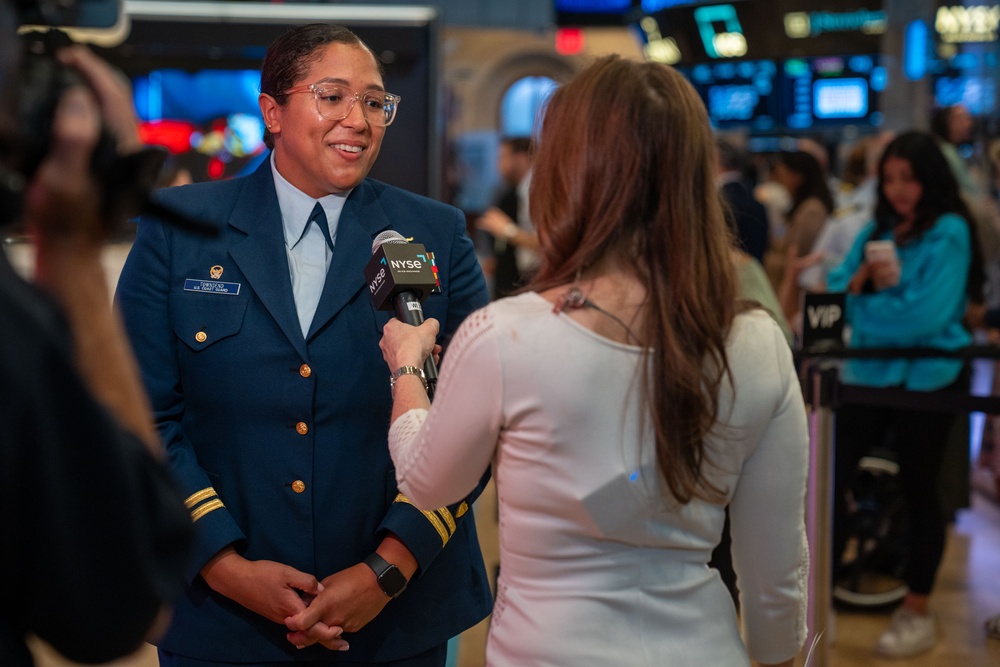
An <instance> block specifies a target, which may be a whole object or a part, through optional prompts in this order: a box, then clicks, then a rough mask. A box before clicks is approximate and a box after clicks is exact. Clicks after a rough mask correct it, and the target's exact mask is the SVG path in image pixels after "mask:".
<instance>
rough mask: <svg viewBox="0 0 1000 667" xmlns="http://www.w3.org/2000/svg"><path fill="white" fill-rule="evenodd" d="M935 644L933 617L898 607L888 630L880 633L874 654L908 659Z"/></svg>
mask: <svg viewBox="0 0 1000 667" xmlns="http://www.w3.org/2000/svg"><path fill="white" fill-rule="evenodd" d="M936 643H937V623H936V622H935V621H934V616H932V615H931V614H927V615H926V616H924V615H922V614H918V613H917V612H915V611H913V610H912V609H909V608H908V607H900V608H899V609H897V610H896V611H895V612H894V613H893V615H892V621H891V622H890V623H889V629H888V630H886V631H885V632H883V633H882V636H881V637H879V638H878V643H877V644H876V645H875V652H876V653H878V654H879V655H881V656H883V657H886V658H908V657H910V656H911V655H917V654H918V653H923V652H924V651H929V650H931V649H932V648H934V645H935V644H936Z"/></svg>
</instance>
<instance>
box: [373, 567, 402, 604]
mask: <svg viewBox="0 0 1000 667" xmlns="http://www.w3.org/2000/svg"><path fill="white" fill-rule="evenodd" d="M378 584H379V586H381V587H382V590H383V591H385V594H386V595H388V596H389V597H391V598H394V597H397V596H398V595H399V594H400V593H402V592H403V591H404V590H406V577H404V576H403V573H402V572H400V571H399V568H397V567H396V566H395V565H390V566H389V567H387V568H386V569H385V570H383V571H382V574H380V575H378Z"/></svg>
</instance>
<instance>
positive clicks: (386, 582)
mask: <svg viewBox="0 0 1000 667" xmlns="http://www.w3.org/2000/svg"><path fill="white" fill-rule="evenodd" d="M364 563H365V565H367V566H368V567H370V568H371V569H372V572H374V573H375V577H376V578H377V579H378V585H379V586H380V587H381V588H382V592H383V593H385V594H386V595H388V596H389V597H391V598H398V597H399V596H400V594H401V593H402V592H403V591H405V590H406V583H407V582H406V577H404V576H403V573H402V572H400V571H399V568H398V567H396V566H395V565H393V564H392V563H390V562H389V561H387V560H386V559H384V558H382V557H381V556H379V555H378V554H377V553H373V554H372V555H371V556H368V558H365V561H364Z"/></svg>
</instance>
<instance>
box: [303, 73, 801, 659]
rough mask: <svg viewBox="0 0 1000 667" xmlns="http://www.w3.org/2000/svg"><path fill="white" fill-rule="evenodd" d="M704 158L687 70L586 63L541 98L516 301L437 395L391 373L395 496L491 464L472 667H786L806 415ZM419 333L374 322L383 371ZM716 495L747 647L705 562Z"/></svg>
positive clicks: (448, 487)
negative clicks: (528, 276)
mask: <svg viewBox="0 0 1000 667" xmlns="http://www.w3.org/2000/svg"><path fill="white" fill-rule="evenodd" d="M715 167H716V156H715V142H714V137H713V135H712V130H711V127H710V125H709V122H708V117H707V114H706V111H705V106H704V104H703V103H702V101H701V99H700V98H699V96H698V94H697V92H695V90H694V89H693V88H692V86H691V85H690V84H689V83H688V82H687V81H686V80H685V79H684V77H683V76H681V75H680V74H679V73H678V72H677V71H676V70H674V69H672V68H670V67H666V66H664V65H661V64H657V63H637V62H633V61H629V60H624V59H621V58H618V57H616V56H609V57H605V58H602V59H599V60H597V61H596V62H595V63H594V64H593V65H591V66H590V67H588V68H587V69H586V70H584V71H583V72H581V73H580V74H579V75H578V76H577V77H576V78H575V79H574V80H573V81H571V82H570V83H568V84H566V85H564V86H563V87H561V88H560V89H558V90H557V91H556V92H555V93H554V94H553V96H552V99H551V102H550V103H549V106H548V110H547V112H546V116H545V120H544V123H543V127H542V131H541V138H540V141H539V144H538V152H537V154H536V161H535V172H534V177H533V181H532V200H531V211H532V219H533V220H534V221H535V222H536V224H537V228H538V232H539V240H540V243H541V255H542V258H543V259H542V264H541V267H540V270H539V273H538V275H537V276H536V277H535V279H534V281H533V282H532V284H531V291H527V292H523V293H521V294H519V295H517V296H515V297H510V298H507V299H501V300H499V301H496V302H494V303H493V304H491V305H490V306H488V307H487V308H485V309H482V310H480V311H478V312H476V313H474V314H473V315H472V316H470V318H469V319H468V320H467V321H466V322H465V323H464V324H463V325H462V327H461V328H460V330H459V332H458V333H457V334H456V336H455V339H454V340H453V341H452V343H451V345H450V348H449V352H448V355H449V356H448V358H447V359H446V360H445V362H444V365H443V367H442V375H441V381H440V384H439V390H438V393H437V395H436V396H435V400H434V404H433V405H430V403H429V401H428V397H427V394H426V392H425V389H424V386H423V384H422V383H421V382H420V379H419V378H418V377H415V376H413V377H411V376H408V375H402V376H401V377H400V380H399V381H398V382H397V384H396V387H395V398H394V403H393V412H392V428H391V431H390V447H391V450H392V454H393V460H394V462H395V464H396V475H397V480H398V481H399V484H400V488H401V489H402V490H403V492H404V493H406V494H407V495H408V496H409V497H410V498H411V499H412V500H413V502H415V503H416V504H417V505H418V506H420V507H424V508H426V507H431V506H434V505H436V504H437V503H438V502H439V501H444V500H445V499H451V500H453V499H455V498H460V497H462V496H463V495H464V494H465V493H466V492H467V491H468V489H470V488H473V487H474V486H475V485H476V483H477V480H478V479H479V477H480V476H481V475H482V474H483V471H484V470H486V469H487V468H488V467H490V465H491V464H492V465H493V466H494V469H495V478H496V482H497V489H498V494H499V508H500V548H501V562H502V564H503V566H502V569H501V573H500V579H499V582H498V594H497V601H496V605H495V608H494V613H493V617H492V621H491V625H490V635H489V639H488V645H487V658H486V660H487V664H488V665H491V666H500V665H512V666H513V665H518V666H519V665H537V664H564V665H623V664H627V665H631V666H639V665H662V664H663V662H664V660H665V659H667V660H669V662H670V664H671V665H673V666H675V667H704V666H705V665H733V666H734V665H749V664H750V660H751V658H753V659H754V660H756V661H757V662H758V663H759V664H766V665H783V666H790V665H791V664H792V662H793V660H794V658H795V656H796V654H797V653H798V652H799V649H800V647H801V646H802V643H803V641H804V638H805V601H806V582H807V578H808V574H807V570H808V556H807V548H806V544H805V532H804V521H803V502H804V493H805V480H806V468H807V461H806V459H807V449H808V447H807V441H808V436H807V432H806V422H805V409H804V406H803V403H802V395H801V390H800V389H799V383H798V380H797V378H796V373H795V368H794V365H793V363H792V356H791V351H790V350H789V348H788V344H787V343H786V341H785V339H784V336H783V335H782V333H781V331H780V329H779V328H778V326H777V325H776V324H775V323H774V321H773V320H772V319H771V317H770V316H768V315H767V313H765V312H763V310H760V309H743V308H741V306H740V301H739V299H738V296H737V286H736V279H735V268H734V265H733V261H732V255H731V253H732V237H731V235H730V233H729V231H728V230H727V227H726V220H725V216H724V214H723V210H722V205H721V197H720V196H719V194H718V189H717V184H716V177H715ZM609 173H612V174H615V175H616V178H613V179H612V178H608V177H607V174H609ZM437 329H438V324H437V322H435V321H433V320H428V321H427V322H426V323H425V324H423V325H421V326H420V327H412V326H408V325H402V324H399V323H392V322H390V323H389V324H388V325H387V326H386V327H385V329H384V333H383V339H382V342H381V347H382V352H383V357H384V359H385V362H386V364H387V366H388V367H389V369H390V370H391V371H394V370H395V369H398V368H405V367H408V366H410V365H413V364H416V365H420V364H422V363H423V362H424V359H425V358H426V357H427V356H428V355H430V354H432V352H433V350H434V347H435V346H434V343H435V339H436V333H437ZM727 505H728V506H729V507H730V509H731V517H732V538H733V553H734V565H735V570H736V572H737V574H738V576H739V581H740V589H741V591H740V602H741V617H742V621H743V625H744V627H745V628H746V643H744V640H743V638H742V637H741V633H740V623H739V621H738V619H737V614H736V609H735V606H734V604H733V600H732V598H731V597H730V595H729V593H728V591H727V590H726V587H725V585H724V584H723V582H722V580H721V578H720V576H719V573H718V572H717V571H716V570H714V569H712V568H709V567H708V566H707V563H708V561H709V557H710V554H711V552H712V549H713V548H714V547H715V546H716V544H718V542H719V539H720V535H721V533H722V530H723V523H724V517H725V508H726V506H727ZM303 616H304V617H305V618H306V619H307V621H306V622H309V620H312V619H313V618H315V616H314V615H313V613H312V610H311V608H310V609H307V610H306V611H305V612H304V613H303Z"/></svg>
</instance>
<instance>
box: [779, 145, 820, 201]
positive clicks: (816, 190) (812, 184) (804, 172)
mask: <svg viewBox="0 0 1000 667" xmlns="http://www.w3.org/2000/svg"><path fill="white" fill-rule="evenodd" d="M778 164H780V165H781V166H783V167H784V168H785V169H787V170H788V171H790V172H792V173H794V174H796V175H798V177H799V186H798V187H797V188H795V192H791V193H789V194H791V195H792V208H791V210H792V211H793V212H794V211H795V209H797V208H798V207H799V205H800V204H802V202H804V201H805V200H807V199H809V198H811V197H815V198H816V199H818V200H819V201H820V202H822V204H823V206H824V207H825V208H826V211H827V213H832V212H833V195H831V194H830V186H829V185H827V182H826V175H825V174H824V173H823V167H821V166H820V164H819V161H818V160H817V159H816V158H815V157H813V156H812V155H810V154H809V153H807V152H805V151H789V152H786V153H781V154H780V155H779V156H778Z"/></svg>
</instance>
